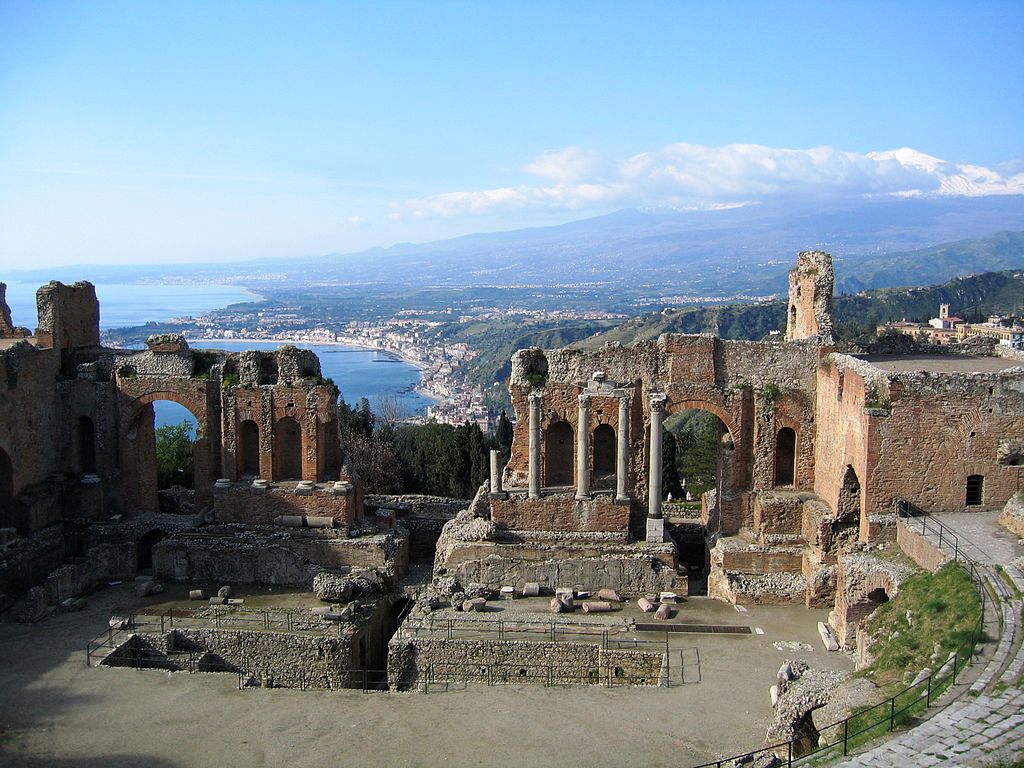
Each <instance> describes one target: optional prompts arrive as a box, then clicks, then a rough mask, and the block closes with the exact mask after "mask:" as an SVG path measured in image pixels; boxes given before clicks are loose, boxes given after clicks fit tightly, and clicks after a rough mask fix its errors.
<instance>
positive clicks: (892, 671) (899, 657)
mask: <svg viewBox="0 0 1024 768" xmlns="http://www.w3.org/2000/svg"><path fill="white" fill-rule="evenodd" d="M908 612H909V614H910V619H908V618H907V614H908ZM980 621H981V599H980V597H979V596H978V591H977V589H976V588H975V586H974V584H973V583H972V582H971V578H970V576H968V574H967V571H965V570H964V569H963V568H962V567H960V566H959V565H957V564H956V563H947V564H946V565H944V566H943V567H942V568H941V569H940V570H939V571H938V572H936V573H920V574H917V575H915V576H911V577H910V578H908V579H907V580H906V581H905V582H903V584H902V585H901V587H900V591H899V594H897V595H896V597H895V598H893V599H892V600H891V601H889V602H888V603H885V604H884V605H882V606H881V607H880V608H879V609H878V610H877V611H875V612H874V614H872V615H871V617H870V618H869V619H868V622H867V631H868V632H870V633H871V635H872V636H873V637H876V638H877V640H876V642H875V644H874V645H873V646H872V647H871V652H872V654H873V656H874V661H873V662H872V664H871V666H869V667H867V668H866V669H864V670H862V671H861V672H858V673H857V674H858V675H863V676H864V677H866V678H868V679H869V680H871V681H873V682H874V683H875V684H876V685H878V687H879V690H880V692H881V693H882V694H883V695H884V696H885V698H886V700H883V701H882V702H881V703H879V704H876V705H874V706H872V707H865V708H863V709H861V710H859V711H858V712H856V713H855V714H854V715H853V716H852V717H851V719H850V722H849V724H848V725H847V726H846V733H847V734H848V736H849V739H848V742H849V743H848V749H850V750H853V749H857V748H858V747H860V746H862V745H864V744H866V743H868V742H870V741H872V740H874V739H876V738H878V737H880V736H883V735H884V734H886V733H888V732H889V730H890V725H894V726H896V725H900V724H903V723H906V722H908V721H910V720H912V719H914V718H916V717H918V716H919V715H921V714H922V713H923V712H924V711H925V710H926V709H927V707H928V696H927V691H928V687H929V683H928V681H927V680H926V681H925V682H922V683H919V684H918V685H916V686H914V687H913V688H908V687H907V681H906V677H905V676H906V675H907V674H914V675H916V674H917V673H918V672H919V671H920V670H922V669H924V668H925V667H928V668H930V669H931V670H932V673H933V674H936V673H937V672H938V669H939V667H941V666H942V665H943V663H945V661H946V658H947V657H948V656H949V654H950V653H951V652H952V651H957V652H959V653H960V657H959V661H958V663H957V670H958V672H959V670H960V669H962V667H963V665H965V664H966V663H967V658H966V654H967V653H968V652H969V649H970V647H971V642H972V640H973V639H974V637H975V633H976V632H977V630H978V627H979V626H980ZM936 644H938V645H939V646H940V651H939V654H938V656H937V659H936V660H935V661H932V658H931V657H932V655H933V653H934V652H935V646H936ZM951 678H952V675H951V674H950V673H949V671H947V672H946V673H944V674H943V676H942V678H937V677H936V678H933V679H932V681H931V698H932V700H934V699H935V697H936V696H938V695H939V694H940V693H941V692H942V691H943V690H945V689H946V688H947V687H948V686H949V685H950V683H951V682H952V679H951ZM889 700H893V701H889ZM823 735H825V734H824V733H823ZM842 737H843V733H842V732H841V731H839V729H838V728H836V729H834V732H830V733H828V734H827V739H828V741H830V742H832V743H835V742H840V741H841V740H842Z"/></svg>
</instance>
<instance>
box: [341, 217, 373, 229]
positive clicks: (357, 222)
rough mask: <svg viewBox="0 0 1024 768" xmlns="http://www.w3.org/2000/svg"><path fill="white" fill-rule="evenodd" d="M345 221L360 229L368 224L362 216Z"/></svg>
mask: <svg viewBox="0 0 1024 768" xmlns="http://www.w3.org/2000/svg"><path fill="white" fill-rule="evenodd" d="M346 221H348V223H349V224H351V225H352V226H353V227H362V226H365V225H366V224H369V221H368V220H367V219H366V218H365V217H364V216H349V217H348V219H346Z"/></svg>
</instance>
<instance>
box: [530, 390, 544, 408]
mask: <svg viewBox="0 0 1024 768" xmlns="http://www.w3.org/2000/svg"><path fill="white" fill-rule="evenodd" d="M526 399H527V400H529V401H530V405H538V406H539V405H540V404H541V403H543V402H544V393H543V392H541V391H540V390H537V389H531V390H530V393H529V394H528V395H527V396H526Z"/></svg>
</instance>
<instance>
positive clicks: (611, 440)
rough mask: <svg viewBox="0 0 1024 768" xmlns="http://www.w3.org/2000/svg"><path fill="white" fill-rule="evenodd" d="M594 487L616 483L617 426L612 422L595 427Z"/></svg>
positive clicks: (610, 485)
mask: <svg viewBox="0 0 1024 768" xmlns="http://www.w3.org/2000/svg"><path fill="white" fill-rule="evenodd" d="M593 445H594V465H593V479H592V483H593V485H594V487H598V488H603V487H606V486H607V487H612V486H614V484H615V449H616V445H615V428H614V427H612V425H611V424H598V425H597V427H596V428H595V429H594V436H593Z"/></svg>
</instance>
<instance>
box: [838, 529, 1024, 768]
mask: <svg viewBox="0 0 1024 768" xmlns="http://www.w3.org/2000/svg"><path fill="white" fill-rule="evenodd" d="M996 517H997V514H995V513H985V512H980V513H963V514H954V515H942V516H939V518H938V519H939V520H941V521H942V523H943V524H944V525H946V526H947V527H949V528H951V529H952V530H954V531H955V532H956V534H957V535H958V536H959V539H960V548H961V551H963V552H964V553H966V554H967V555H968V556H969V557H971V558H972V559H974V560H975V561H976V562H977V563H979V564H981V565H983V566H984V567H983V572H984V575H985V578H986V580H987V581H988V583H989V585H990V586H991V587H992V589H993V590H994V591H995V592H996V593H997V594H998V595H999V597H1000V601H1001V605H1000V606H999V607H1000V611H1001V614H1002V628H1003V631H1002V635H1001V637H1000V642H999V645H998V647H997V648H996V652H995V654H994V655H993V657H992V658H991V659H990V661H989V662H988V664H987V665H986V667H985V669H984V670H983V672H982V674H981V675H980V676H979V677H978V679H977V680H975V682H974V683H973V684H972V685H971V687H970V690H969V692H968V695H963V696H960V697H959V698H958V699H957V700H955V701H953V702H952V703H951V704H949V705H948V706H946V707H945V708H944V709H942V710H941V711H940V712H938V713H937V714H936V715H935V716H934V717H932V718H931V719H929V720H928V721H926V722H924V723H922V724H921V725H919V726H917V727H916V728H913V729H911V730H909V731H907V732H905V733H902V734H899V735H898V736H895V737H893V738H891V739H889V740H888V741H886V742H884V743H882V744H879V745H878V746H876V747H873V748H872V749H870V750H868V751H866V752H864V753H862V754H860V755H857V756H855V757H853V758H851V759H849V760H847V761H845V762H843V763H840V765H841V766H849V767H850V768H853V767H854V766H857V767H860V766H863V767H864V768H876V767H877V768H881V767H882V766H885V767H886V768H890V767H891V766H931V765H946V766H954V765H956V766H979V767H981V766H987V765H992V764H993V763H997V762H998V761H1002V760H1007V761H1012V760H1019V759H1021V758H1024V680H1022V673H1024V646H1022V644H1021V635H1022V627H1021V600H1020V598H1019V597H1018V596H1017V595H1015V594H1014V592H1013V591H1012V590H1011V589H1010V588H1009V587H1008V586H1007V585H1006V584H1005V582H1004V581H1003V580H1002V579H1001V578H1000V576H999V574H998V572H997V571H996V568H995V566H996V565H1000V566H1002V567H1003V569H1004V572H1005V573H1006V574H1007V575H1008V576H1009V577H1010V578H1011V579H1012V580H1013V582H1014V584H1015V585H1016V587H1017V590H1019V592H1018V594H1019V593H1020V592H1024V572H1022V571H1021V570H1020V568H1018V567H1016V566H1015V565H1012V564H1011V563H1012V562H1013V560H1014V559H1015V558H1019V557H1021V555H1022V554H1024V547H1021V545H1020V544H1019V543H1018V541H1017V538H1016V537H1015V536H1013V535H1012V534H1010V533H1009V532H1008V531H1006V530H1005V529H1003V528H1001V527H999V526H998V525H997V524H996V522H995V518H996ZM929 538H933V539H934V537H931V536H930V537H929ZM1018 562H1019V561H1018Z"/></svg>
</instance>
